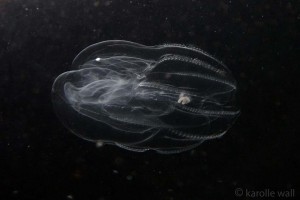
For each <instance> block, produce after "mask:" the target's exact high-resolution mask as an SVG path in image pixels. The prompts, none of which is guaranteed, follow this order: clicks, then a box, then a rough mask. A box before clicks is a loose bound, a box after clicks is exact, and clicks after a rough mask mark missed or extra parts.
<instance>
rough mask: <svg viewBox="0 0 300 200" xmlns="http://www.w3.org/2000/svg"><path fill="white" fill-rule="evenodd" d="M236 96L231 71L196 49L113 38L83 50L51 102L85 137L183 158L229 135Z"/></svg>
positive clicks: (57, 83) (57, 85) (65, 121)
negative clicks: (201, 146) (184, 155)
mask: <svg viewBox="0 0 300 200" xmlns="http://www.w3.org/2000/svg"><path fill="white" fill-rule="evenodd" d="M235 92H236V83H235V80H234V78H233V77H232V74H231V72H230V71H229V70H228V68H227V67H225V66H224V65H223V64H222V63H221V62H220V61H218V60H216V59H215V58H213V57H212V56H210V55H209V54H207V53H205V52H203V51H202V50H200V49H198V48H195V47H188V46H184V45H178V44H165V45H157V46H145V45H141V44H137V43H133V42H129V41H120V40H111V41H104V42H100V43H97V44H94V45H91V46H89V47H87V48H86V49H84V50H83V51H82V52H80V53H79V54H78V55H77V56H76V58H75V59H74V61H73V64H72V69H71V70H70V71H67V72H65V73H63V74H61V75H59V76H58V77H57V78H56V80H55V82H54V84H53V87H52V98H53V104H54V108H55V110H56V112H57V114H58V116H59V118H60V119H61V121H62V122H63V124H64V125H65V126H66V127H67V128H68V129H69V130H71V131H72V132H73V133H75V134H76V135H78V136H79V137H82V138H84V139H86V140H90V141H94V142H103V143H108V144H115V145H118V146H120V147H122V148H125V149H128V150H133V151H141V152H142V151H146V150H151V149H152V150H156V151H157V152H160V153H177V152H181V151H184V150H188V149H191V148H194V147H196V146H198V145H199V144H201V143H202V142H203V141H205V140H209V139H214V138H218V137H221V136H222V135H223V134H225V133H226V131H227V130H228V129H229V128H230V127H231V126H232V124H233V122H234V121H235V119H236V118H237V116H238V114H239V111H238V110H237V109H236V108H235V106H234V103H233V101H234V95H235Z"/></svg>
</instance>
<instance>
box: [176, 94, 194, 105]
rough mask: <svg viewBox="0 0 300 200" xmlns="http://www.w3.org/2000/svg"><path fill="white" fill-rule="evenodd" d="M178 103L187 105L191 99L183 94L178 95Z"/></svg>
mask: <svg viewBox="0 0 300 200" xmlns="http://www.w3.org/2000/svg"><path fill="white" fill-rule="evenodd" d="M177 102H178V103H181V104H182V105H185V104H188V103H190V102H191V98H190V97H189V96H186V94H184V93H180V95H179V99H178V101H177Z"/></svg>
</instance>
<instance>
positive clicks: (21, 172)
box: [0, 0, 300, 200]
mask: <svg viewBox="0 0 300 200" xmlns="http://www.w3.org/2000/svg"><path fill="white" fill-rule="evenodd" d="M297 8H299V2H298V1H276V3H275V2H274V1H271V0H267V1H245V0H240V1H219V0H218V1H217V0H214V1H196V0H195V1H192V0H189V1H179V0H176V1H175V0H174V1H161V0H153V1H151V0H148V1H145V0H140V1H135V0H132V1H121V0H112V1H104V0H98V1H97V0H94V1H92V0H81V1H75V0H65V1H58V0H53V1H49V0H43V1H42V0H40V1H38V0H24V1H21V0H14V1H8V0H1V1H0V199H89V200H92V199H95V200H100V199H101V200H104V199H169V200H173V199H174V200H177V199H180V200H181V199H188V200H189V199H193V200H194V199H211V198H215V199H216V198H217V199H219V198H223V199H224V198H226V199H234V198H238V199H245V198H253V197H260V196H264V197H268V196H267V195H269V197H273V196H272V194H273V193H272V192H274V195H275V197H278V195H279V192H284V191H286V192H287V193H286V194H287V195H290V196H291V197H292V198H296V197H297V196H299V194H298V193H299V191H300V190H299V177H300V175H299V154H298V153H297V149H298V148H296V145H298V141H297V139H298V137H299V136H298V131H297V130H298V129H297V128H296V122H297V120H296V119H297V116H298V115H299V111H298V110H299V104H298V102H299V99H298V96H297V95H298V91H299V82H298V81H297V79H298V78H299V58H298V55H299V32H300V31H299V20H300V15H299V10H297ZM111 39H121V40H129V41H134V42H138V43H142V44H146V45H157V44H162V43H180V44H192V45H196V46H198V47H200V48H202V49H204V50H206V51H208V52H210V53H211V54H212V55H214V56H216V57H217V58H219V59H220V60H222V61H223V62H224V63H225V64H226V65H227V66H228V67H229V68H230V70H231V71H232V73H233V75H234V76H235V78H236V79H237V83H238V93H237V100H238V105H239V107H240V108H241V115H240V116H239V118H238V119H237V121H236V123H235V125H234V126H233V127H232V128H231V129H230V130H229V131H228V133H227V134H226V135H225V136H224V137H222V138H221V139H217V140H212V141H207V142H205V143H203V144H202V145H201V146H200V147H198V148H196V149H194V150H192V151H188V152H185V153H181V154H174V155H160V154H157V153H154V152H146V153H134V152H130V151H126V150H123V149H120V148H117V147H114V146H104V147H101V148H97V147H96V145H95V144H93V143H90V142H87V141H84V140H82V139H80V138H78V137H76V136H74V135H73V134H71V133H70V132H69V131H68V130H66V129H65V128H64V127H63V125H62V124H61V123H60V122H59V120H58V119H57V117H56V115H55V114H54V111H53V108H52V102H51V94H50V92H51V86H52V83H53V81H54V79H55V78H56V76H57V75H59V74H61V73H62V72H64V71H66V70H67V69H68V67H69V66H70V65H71V62H72V60H73V58H74V57H75V56H76V55H77V54H78V52H79V51H81V50H82V49H83V48H85V47H86V46H88V45H90V44H93V43H96V42H99V41H103V40H111ZM297 40H298V43H297ZM241 191H242V193H241ZM251 192H252V193H251ZM255 192H257V193H255ZM293 192H294V193H293ZM251 195H252V196H251ZM253 195H254V196H253ZM259 195H260V196H259ZM270 195H271V196H270ZM240 196H241V197H240Z"/></svg>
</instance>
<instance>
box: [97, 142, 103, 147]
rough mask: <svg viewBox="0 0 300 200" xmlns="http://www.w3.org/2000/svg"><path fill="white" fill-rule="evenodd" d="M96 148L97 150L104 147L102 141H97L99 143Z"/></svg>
mask: <svg viewBox="0 0 300 200" xmlns="http://www.w3.org/2000/svg"><path fill="white" fill-rule="evenodd" d="M96 147H97V148H100V147H103V142H102V141H100V140H99V141H97V142H96Z"/></svg>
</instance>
